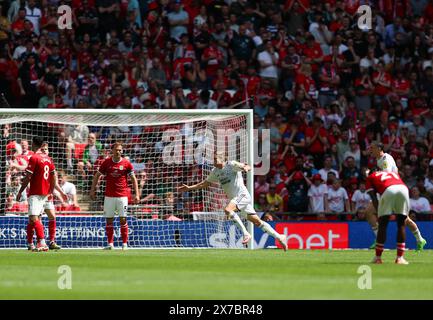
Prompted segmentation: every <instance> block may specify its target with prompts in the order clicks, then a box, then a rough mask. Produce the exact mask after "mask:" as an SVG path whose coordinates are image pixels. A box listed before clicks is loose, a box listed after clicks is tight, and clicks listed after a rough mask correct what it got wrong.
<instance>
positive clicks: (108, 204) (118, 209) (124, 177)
mask: <svg viewBox="0 0 433 320" xmlns="http://www.w3.org/2000/svg"><path fill="white" fill-rule="evenodd" d="M111 151H112V156H111V157H109V158H107V159H105V160H104V161H103V162H102V164H101V166H100V167H99V170H98V171H97V172H96V173H95V176H94V177H93V181H92V188H91V189H90V198H91V199H92V200H96V192H95V190H96V185H97V184H98V182H99V178H100V177H101V176H102V175H104V176H105V179H106V187H105V198H104V215H105V219H106V227H105V230H106V233H107V240H108V246H106V247H105V248H104V249H105V250H112V249H114V244H113V243H114V230H113V220H114V215H115V213H118V214H119V217H120V234H121V236H122V243H123V244H122V249H123V250H127V249H128V222H127V219H126V217H127V210H128V193H129V191H128V176H129V177H130V178H131V181H132V186H133V188H134V193H135V199H134V201H135V202H136V203H139V202H140V194H139V192H138V183H137V178H136V177H135V174H134V167H133V166H132V164H131V162H129V160H127V159H125V158H123V157H122V153H123V147H122V143H120V142H116V143H114V144H113V147H112V149H111Z"/></svg>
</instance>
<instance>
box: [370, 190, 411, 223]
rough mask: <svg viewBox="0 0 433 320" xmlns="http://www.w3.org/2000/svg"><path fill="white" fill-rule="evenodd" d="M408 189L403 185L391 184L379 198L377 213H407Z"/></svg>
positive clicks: (380, 215) (408, 203) (380, 214)
mask: <svg viewBox="0 0 433 320" xmlns="http://www.w3.org/2000/svg"><path fill="white" fill-rule="evenodd" d="M409 208H410V202H409V190H408V188H407V187H406V186H404V185H393V186H389V187H388V188H386V190H385V192H384V193H383V194H382V196H381V197H380V200H379V208H378V209H377V215H378V216H379V217H382V216H386V215H391V214H393V213H394V214H403V215H405V216H407V215H408V214H409Z"/></svg>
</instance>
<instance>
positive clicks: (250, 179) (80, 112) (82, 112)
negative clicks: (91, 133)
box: [0, 108, 255, 250]
mask: <svg viewBox="0 0 433 320" xmlns="http://www.w3.org/2000/svg"><path fill="white" fill-rule="evenodd" d="M134 114H137V115H155V114H162V115H185V116H194V115H195V116H204V117H205V116H206V115H210V116H231V115H232V116H237V115H243V116H245V119H246V129H247V136H248V144H247V146H246V148H247V162H248V164H249V165H250V166H251V171H250V172H248V173H247V185H246V187H247V189H248V191H249V192H250V195H251V199H252V202H253V203H254V130H253V129H254V127H253V119H254V118H253V115H254V113H253V110H252V109H194V110H193V109H185V110H184V109H170V110H168V109H38V108H34V109H32V108H23V109H20V108H15V109H14V108H4V109H0V116H1V115H11V116H12V115H20V116H21V117H22V116H26V115H29V116H31V115H76V116H86V115H111V116H117V115H118V116H121V115H134ZM209 120H211V119H209ZM19 121H35V122H41V121H40V120H35V119H31V118H29V119H22V118H21V119H19ZM247 228H248V232H249V233H250V234H251V236H252V239H251V240H250V242H249V243H248V248H249V249H251V250H253V249H255V244H254V224H253V223H251V222H250V221H248V225H247Z"/></svg>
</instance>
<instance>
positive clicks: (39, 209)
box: [27, 195, 48, 216]
mask: <svg viewBox="0 0 433 320" xmlns="http://www.w3.org/2000/svg"><path fill="white" fill-rule="evenodd" d="M27 201H28V203H29V216H40V215H41V214H42V213H43V212H44V210H45V206H46V204H47V203H48V196H38V195H32V196H30V197H29V198H28V200H27Z"/></svg>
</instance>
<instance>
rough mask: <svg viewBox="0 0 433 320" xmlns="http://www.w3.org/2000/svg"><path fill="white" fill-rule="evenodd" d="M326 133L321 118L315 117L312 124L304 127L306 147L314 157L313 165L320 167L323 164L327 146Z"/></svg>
mask: <svg viewBox="0 0 433 320" xmlns="http://www.w3.org/2000/svg"><path fill="white" fill-rule="evenodd" d="M327 136H328V133H327V132H326V129H325V128H323V121H322V119H320V118H318V117H316V118H314V119H313V122H312V125H311V126H309V127H308V128H307V129H306V132H305V137H306V149H307V151H308V152H309V153H310V154H311V155H312V156H313V157H314V166H315V167H316V168H321V167H322V166H323V155H324V154H325V152H326V149H327V148H328V138H327Z"/></svg>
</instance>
